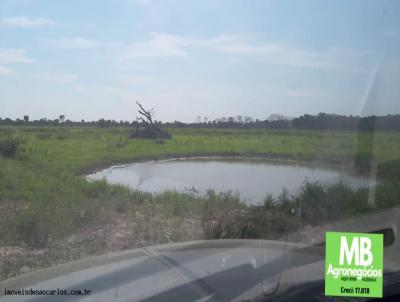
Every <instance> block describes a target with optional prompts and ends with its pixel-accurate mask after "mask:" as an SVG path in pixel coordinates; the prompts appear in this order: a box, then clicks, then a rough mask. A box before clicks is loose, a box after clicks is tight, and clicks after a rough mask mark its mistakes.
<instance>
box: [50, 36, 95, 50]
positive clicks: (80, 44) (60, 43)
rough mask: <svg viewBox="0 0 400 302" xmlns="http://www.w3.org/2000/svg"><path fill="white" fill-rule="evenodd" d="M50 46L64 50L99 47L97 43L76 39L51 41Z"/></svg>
mask: <svg viewBox="0 0 400 302" xmlns="http://www.w3.org/2000/svg"><path fill="white" fill-rule="evenodd" d="M50 45H51V46H52V47H55V48H62V49H91V48H95V47H96V46H97V43H96V42H95V41H93V40H89V39H85V38H81V37H75V38H65V39H57V40H51V41H50Z"/></svg>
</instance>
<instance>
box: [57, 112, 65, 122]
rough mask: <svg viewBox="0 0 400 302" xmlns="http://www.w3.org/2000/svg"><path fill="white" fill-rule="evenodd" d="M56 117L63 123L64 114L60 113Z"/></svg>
mask: <svg viewBox="0 0 400 302" xmlns="http://www.w3.org/2000/svg"><path fill="white" fill-rule="evenodd" d="M58 119H59V120H60V122H61V123H63V122H64V120H65V115H64V114H61V115H60V116H59V118H58Z"/></svg>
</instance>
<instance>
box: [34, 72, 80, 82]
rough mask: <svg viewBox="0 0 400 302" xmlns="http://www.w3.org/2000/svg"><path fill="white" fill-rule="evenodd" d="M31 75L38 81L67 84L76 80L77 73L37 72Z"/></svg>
mask: <svg viewBox="0 0 400 302" xmlns="http://www.w3.org/2000/svg"><path fill="white" fill-rule="evenodd" d="M33 77H34V78H35V79H37V80H40V81H45V82H51V83H58V84H69V83H73V82H75V81H77V80H78V78H79V77H78V75H76V74H65V73H53V72H49V73H37V74H34V75H33Z"/></svg>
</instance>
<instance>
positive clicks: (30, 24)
mask: <svg viewBox="0 0 400 302" xmlns="http://www.w3.org/2000/svg"><path fill="white" fill-rule="evenodd" d="M53 23H54V21H53V20H51V19H47V18H32V17H25V16H19V17H8V18H1V19H0V25H1V26H5V27H19V28H35V27H43V26H47V25H51V24H53Z"/></svg>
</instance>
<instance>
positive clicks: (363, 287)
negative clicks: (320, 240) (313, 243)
mask: <svg viewBox="0 0 400 302" xmlns="http://www.w3.org/2000/svg"><path fill="white" fill-rule="evenodd" d="M325 242H326V245H325V253H326V254H325V295H328V296H348V297H377V298H379V297H382V286H383V235H382V234H367V233H345V232H327V233H326V234H325Z"/></svg>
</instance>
